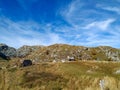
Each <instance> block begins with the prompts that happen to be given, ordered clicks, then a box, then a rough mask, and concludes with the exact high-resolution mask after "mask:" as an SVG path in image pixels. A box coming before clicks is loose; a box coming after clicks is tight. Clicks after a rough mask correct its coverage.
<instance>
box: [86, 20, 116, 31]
mask: <svg viewBox="0 0 120 90" xmlns="http://www.w3.org/2000/svg"><path fill="white" fill-rule="evenodd" d="M114 21H115V19H111V18H110V19H107V20H104V21H95V22H92V23H90V24H88V25H86V26H85V27H84V29H91V28H99V29H101V30H106V29H107V28H108V27H109V26H110V24H111V23H113V22H114Z"/></svg>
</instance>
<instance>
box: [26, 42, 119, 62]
mask: <svg viewBox="0 0 120 90" xmlns="http://www.w3.org/2000/svg"><path fill="white" fill-rule="evenodd" d="M67 57H74V59H75V60H97V61H120V50H119V49H115V48H112V47H108V46H100V47H84V46H72V45H66V44H55V45H50V46H48V47H43V48H42V49H40V50H37V51H35V52H33V53H31V54H30V55H28V56H27V58H30V59H33V60H39V61H41V62H42V61H62V60H69V59H68V58H67Z"/></svg>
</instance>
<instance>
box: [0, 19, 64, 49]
mask: <svg viewBox="0 0 120 90" xmlns="http://www.w3.org/2000/svg"><path fill="white" fill-rule="evenodd" d="M50 27H51V26H49V25H46V24H38V23H36V22H34V21H21V22H14V21H12V20H10V19H8V18H5V17H0V30H1V33H0V38H1V43H6V44H8V45H11V46H14V47H17V48H18V47H20V46H22V45H50V44H54V43H64V40H63V39H62V38H61V37H60V36H59V34H57V33H54V32H51V30H48V28H50ZM47 30H48V31H47Z"/></svg>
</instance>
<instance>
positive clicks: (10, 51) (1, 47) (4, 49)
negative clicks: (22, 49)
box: [0, 44, 16, 57]
mask: <svg viewBox="0 0 120 90" xmlns="http://www.w3.org/2000/svg"><path fill="white" fill-rule="evenodd" d="M0 52H1V53H2V54H4V55H5V56H8V57H15V56H16V49H15V48H13V47H9V46H7V45H6V44H0Z"/></svg>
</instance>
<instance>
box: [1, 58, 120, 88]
mask: <svg viewBox="0 0 120 90" xmlns="http://www.w3.org/2000/svg"><path fill="white" fill-rule="evenodd" d="M12 65H14V61H12V60H11V61H9V62H0V66H1V67H6V68H2V69H0V90H102V88H101V87H100V80H103V81H104V83H103V90H120V73H116V71H118V70H120V62H95V61H79V62H65V63H47V62H46V63H40V64H38V65H32V66H28V67H13V66H12Z"/></svg>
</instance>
